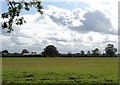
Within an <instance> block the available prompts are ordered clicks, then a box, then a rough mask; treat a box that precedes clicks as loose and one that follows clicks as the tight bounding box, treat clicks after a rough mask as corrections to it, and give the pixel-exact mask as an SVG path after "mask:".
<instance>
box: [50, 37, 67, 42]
mask: <svg viewBox="0 0 120 85" xmlns="http://www.w3.org/2000/svg"><path fill="white" fill-rule="evenodd" d="M48 39H49V40H52V41H62V42H68V40H65V39H59V38H56V37H49V38H48Z"/></svg>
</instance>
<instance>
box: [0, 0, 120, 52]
mask: <svg viewBox="0 0 120 85" xmlns="http://www.w3.org/2000/svg"><path fill="white" fill-rule="evenodd" d="M0 4H1V5H2V13H4V12H6V11H7V10H6V9H7V5H6V4H5V3H4V2H2V1H1V2H0ZM42 5H43V7H44V10H43V11H44V14H43V15H42V16H41V15H39V14H38V13H37V12H36V10H35V9H34V8H32V9H31V10H30V11H29V12H25V11H24V10H23V11H22V13H21V16H23V17H24V18H25V20H26V21H27V23H26V24H24V25H22V26H17V25H14V26H13V28H14V30H15V31H13V32H12V33H10V34H8V33H6V30H1V31H0V42H2V43H0V46H1V47H2V50H5V49H7V50H8V51H9V52H21V51H22V49H28V50H29V51H36V52H38V53H40V52H42V51H43V49H44V48H45V47H46V46H47V45H54V46H56V47H57V49H58V50H59V52H61V53H68V52H74V53H76V52H80V51H81V50H84V51H86V52H87V51H88V50H90V51H91V50H93V49H95V48H99V49H100V51H101V52H103V50H104V48H105V47H106V45H107V44H108V43H111V44H114V46H115V47H118V35H117V33H118V1H117V0H76V1H72V0H64V1H63V0H57V1H54V0H51V2H48V1H47V0H46V1H44V2H42ZM3 21H4V20H3V19H1V18H0V23H2V22H3ZM0 29H1V27H0Z"/></svg>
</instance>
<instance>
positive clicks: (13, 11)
mask: <svg viewBox="0 0 120 85" xmlns="http://www.w3.org/2000/svg"><path fill="white" fill-rule="evenodd" d="M6 1H7V5H8V12H6V13H3V14H2V16H1V17H2V18H3V19H8V20H7V21H5V22H3V23H2V26H1V27H2V29H5V28H7V29H8V31H7V32H8V33H10V32H11V31H14V29H13V28H12V25H13V23H14V24H16V25H23V24H24V23H26V21H25V20H24V17H19V15H20V13H21V10H22V9H25V10H26V11H29V10H30V8H31V7H35V8H36V9H37V11H38V12H39V13H40V14H43V11H42V9H43V6H42V5H41V1H38V0H32V1H30V2H25V1H24V0H22V1H19V2H15V1H10V0H6Z"/></svg>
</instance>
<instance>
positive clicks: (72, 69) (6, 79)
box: [2, 57, 118, 85]
mask: <svg viewBox="0 0 120 85" xmlns="http://www.w3.org/2000/svg"><path fill="white" fill-rule="evenodd" d="M117 60H118V59H117V58H114V57H112V58H110V57H106V58H105V57H104V58H100V57H91V58H90V57H85V58H83V57H79V58H78V57H76V58H73V57H71V58H60V57H56V58H3V59H2V71H3V72H2V74H3V75H2V78H3V79H2V81H3V84H5V83H32V84H35V83H36V84H37V83H39V84H40V83H41V85H43V84H51V85H53V84H55V85H56V84H60V85H63V84H66V85H67V84H68V85H70V84H71V85H73V84H75V85H77V84H78V85H83V84H85V85H87V84H88V85H94V84H96V85H97V84H99V85H102V84H105V85H107V84H108V85H110V84H111V85H114V84H116V85H117V82H118V62H117ZM39 84H38V85H39Z"/></svg>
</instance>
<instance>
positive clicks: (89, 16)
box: [70, 10, 117, 34]
mask: <svg viewBox="0 0 120 85" xmlns="http://www.w3.org/2000/svg"><path fill="white" fill-rule="evenodd" d="M83 17H84V18H85V20H81V22H82V23H83V25H80V26H77V27H70V29H71V30H76V31H78V32H89V31H94V32H100V33H107V34H117V31H116V30H115V29H114V28H113V26H112V23H111V21H110V19H109V18H107V17H106V16H105V14H103V13H102V12H101V11H98V10H96V11H94V12H91V11H88V12H87V13H85V14H84V16H83Z"/></svg>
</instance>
